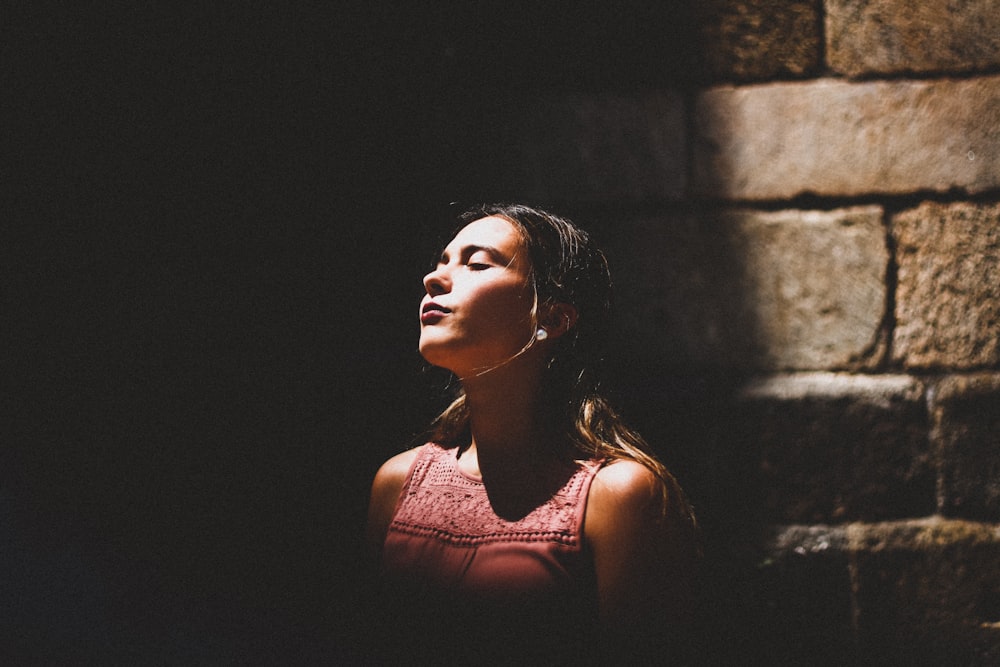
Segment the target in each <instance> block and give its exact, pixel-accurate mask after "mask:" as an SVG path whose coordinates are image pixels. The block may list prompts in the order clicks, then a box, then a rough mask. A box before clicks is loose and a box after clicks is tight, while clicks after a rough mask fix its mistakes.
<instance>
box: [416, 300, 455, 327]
mask: <svg viewBox="0 0 1000 667" xmlns="http://www.w3.org/2000/svg"><path fill="white" fill-rule="evenodd" d="M450 312H451V309H450V308H445V307H444V306H442V305H440V304H437V303H434V302H433V301H431V302H429V303H426V304H424V306H423V308H421V309H420V322H421V323H422V324H434V323H435V322H438V321H440V320H441V318H443V317H444V316H445V315H447V314H448V313H450Z"/></svg>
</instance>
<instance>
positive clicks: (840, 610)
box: [704, 525, 856, 665]
mask: <svg viewBox="0 0 1000 667" xmlns="http://www.w3.org/2000/svg"><path fill="white" fill-rule="evenodd" d="M848 557H849V551H848V549H847V536H846V529H845V527H843V526H822V525H821V526H779V527H776V528H774V529H772V530H769V531H768V535H766V536H765V543H764V545H763V554H762V558H761V560H760V561H759V562H758V563H756V567H754V568H753V571H752V572H748V573H747V574H746V575H744V580H743V581H742V582H740V584H739V589H741V590H740V592H741V595H739V597H740V598H742V600H741V601H739V602H737V603H736V607H735V608H736V609H737V610H738V612H739V613H740V618H741V619H742V623H743V624H744V626H745V627H746V631H747V633H748V634H749V635H750V636H749V637H748V638H747V639H748V640H749V641H746V640H744V641H742V642H740V643H739V645H738V646H737V647H732V648H731V649H730V650H731V653H730V654H729V655H726V656H723V659H721V660H707V661H706V662H705V663H704V664H725V665H744V664H746V665H750V664H754V665H795V664H805V665H845V664H856V663H855V662H854V660H852V659H851V658H852V657H853V655H852V654H853V648H854V633H853V629H852V626H851V620H852V617H851V609H852V607H851V582H850V569H849V565H848ZM751 646H752V647H753V648H752V649H750V651H753V650H756V651H757V652H758V653H757V654H753V653H750V652H748V649H749V647H751Z"/></svg>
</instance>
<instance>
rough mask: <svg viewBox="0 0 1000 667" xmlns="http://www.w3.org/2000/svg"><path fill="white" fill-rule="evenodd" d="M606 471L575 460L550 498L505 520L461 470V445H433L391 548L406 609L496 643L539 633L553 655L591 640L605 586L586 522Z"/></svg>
mask: <svg viewBox="0 0 1000 667" xmlns="http://www.w3.org/2000/svg"><path fill="white" fill-rule="evenodd" d="M599 468H600V463H598V462H587V463H576V464H574V465H573V466H567V467H566V468H565V470H564V471H562V472H560V473H559V474H558V475H557V476H556V477H555V481H554V483H553V485H552V486H553V489H554V492H553V493H551V494H547V495H548V497H547V498H541V499H539V502H538V503H537V504H536V505H535V506H534V507H533V509H530V511H527V513H526V514H525V515H524V516H522V517H508V518H504V517H501V516H498V515H497V513H496V512H495V511H494V509H493V505H492V504H491V502H490V498H489V496H488V495H487V490H486V488H485V486H484V484H483V482H482V481H481V480H479V479H476V478H474V477H472V476H470V475H467V474H465V473H463V472H462V471H461V470H459V468H458V464H457V450H456V449H445V448H443V447H440V446H438V445H436V444H433V443H431V444H427V445H424V446H423V447H422V448H421V450H420V451H419V453H418V456H417V458H416V461H415V462H414V464H413V467H412V469H411V471H410V474H409V476H408V478H407V480H406V483H405V485H404V487H403V491H402V494H401V496H400V500H399V503H398V505H397V508H396V512H395V515H394V518H393V520H392V523H391V524H390V526H389V530H388V533H387V536H386V540H385V546H384V549H383V573H384V576H385V580H386V582H387V583H388V585H389V586H390V587H391V589H392V590H393V591H394V596H395V599H396V600H398V601H399V604H400V605H401V608H402V609H405V610H406V611H405V615H407V616H410V617H412V616H414V615H416V616H421V615H423V616H424V617H425V618H426V617H427V615H430V617H432V618H434V619H435V624H437V623H442V624H444V625H445V626H446V627H452V628H455V627H461V628H462V633H463V634H466V635H467V634H468V633H469V632H478V633H479V634H480V637H487V636H488V637H490V638H492V639H493V640H494V641H493V643H494V645H507V642H515V644H516V643H520V644H522V645H523V644H524V643H525V641H526V640H528V639H531V640H533V641H534V642H535V644H536V645H537V644H538V643H539V642H541V643H542V644H546V645H548V646H549V647H550V648H551V649H552V650H551V651H548V652H549V653H552V652H553V651H558V650H559V648H558V647H559V646H564V647H565V646H567V645H570V646H572V649H573V650H574V651H575V650H576V649H578V648H579V647H581V646H583V642H584V641H585V640H586V639H587V637H586V635H587V634H588V633H590V632H591V631H592V629H593V622H594V619H595V618H596V585H595V583H594V575H593V565H592V561H591V559H590V556H589V554H588V552H587V550H586V548H585V545H584V544H583V540H582V527H583V518H584V512H585V509H586V501H587V493H588V490H589V488H590V484H591V482H592V481H593V479H594V475H595V474H596V473H597V471H598V469H599ZM425 627H426V626H425ZM436 627H441V626H440V625H436ZM567 643H568V644H567Z"/></svg>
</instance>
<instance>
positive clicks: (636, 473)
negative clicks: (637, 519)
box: [587, 460, 663, 515]
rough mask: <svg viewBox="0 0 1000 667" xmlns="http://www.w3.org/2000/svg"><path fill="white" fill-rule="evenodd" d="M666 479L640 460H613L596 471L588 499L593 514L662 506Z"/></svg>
mask: <svg viewBox="0 0 1000 667" xmlns="http://www.w3.org/2000/svg"><path fill="white" fill-rule="evenodd" d="M662 489H663V483H662V482H661V481H660V479H659V478H658V477H657V476H656V474H655V473H653V471H652V470H650V469H649V468H647V467H646V466H644V465H642V464H641V463H638V462H637V461H630V460H619V461H613V462H612V463H609V464H608V465H606V466H604V467H603V468H601V469H600V470H599V471H597V474H596V475H595V476H594V481H593V483H592V485H591V489H590V496H589V498H588V501H587V505H588V512H589V513H591V514H595V513H596V514H605V513H612V514H619V513H620V512H627V513H628V514H630V515H632V514H633V513H634V512H636V511H641V510H644V509H647V508H649V507H652V506H654V505H656V506H659V503H660V501H661V498H662Z"/></svg>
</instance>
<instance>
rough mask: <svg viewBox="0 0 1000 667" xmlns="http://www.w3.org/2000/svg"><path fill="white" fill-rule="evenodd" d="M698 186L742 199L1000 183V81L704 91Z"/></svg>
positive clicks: (696, 158)
mask: <svg viewBox="0 0 1000 667" xmlns="http://www.w3.org/2000/svg"><path fill="white" fill-rule="evenodd" d="M695 124H696V129H695V138H694V144H693V182H692V185H693V189H694V190H695V191H696V192H698V193H699V194H701V195H704V196H709V197H721V198H726V199H736V200H775V199H783V198H787V197H794V196H797V195H804V194H814V195H821V196H858V195H866V194H875V193H890V194H901V193H912V192H919V191H923V190H931V191H938V192H944V191H949V190H952V189H961V190H966V191H968V192H983V191H986V190H990V189H992V188H997V187H1000V77H998V76H992V77H981V78H976V79H968V80H960V81H950V80H936V81H892V82H867V83H848V82H845V81H834V80H830V79H823V80H817V81H810V82H801V83H773V84H762V85H754V86H743V87H735V86H720V87H716V88H711V89H709V90H707V91H705V92H703V93H702V94H701V95H699V96H698V98H697V101H696V116H695Z"/></svg>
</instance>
